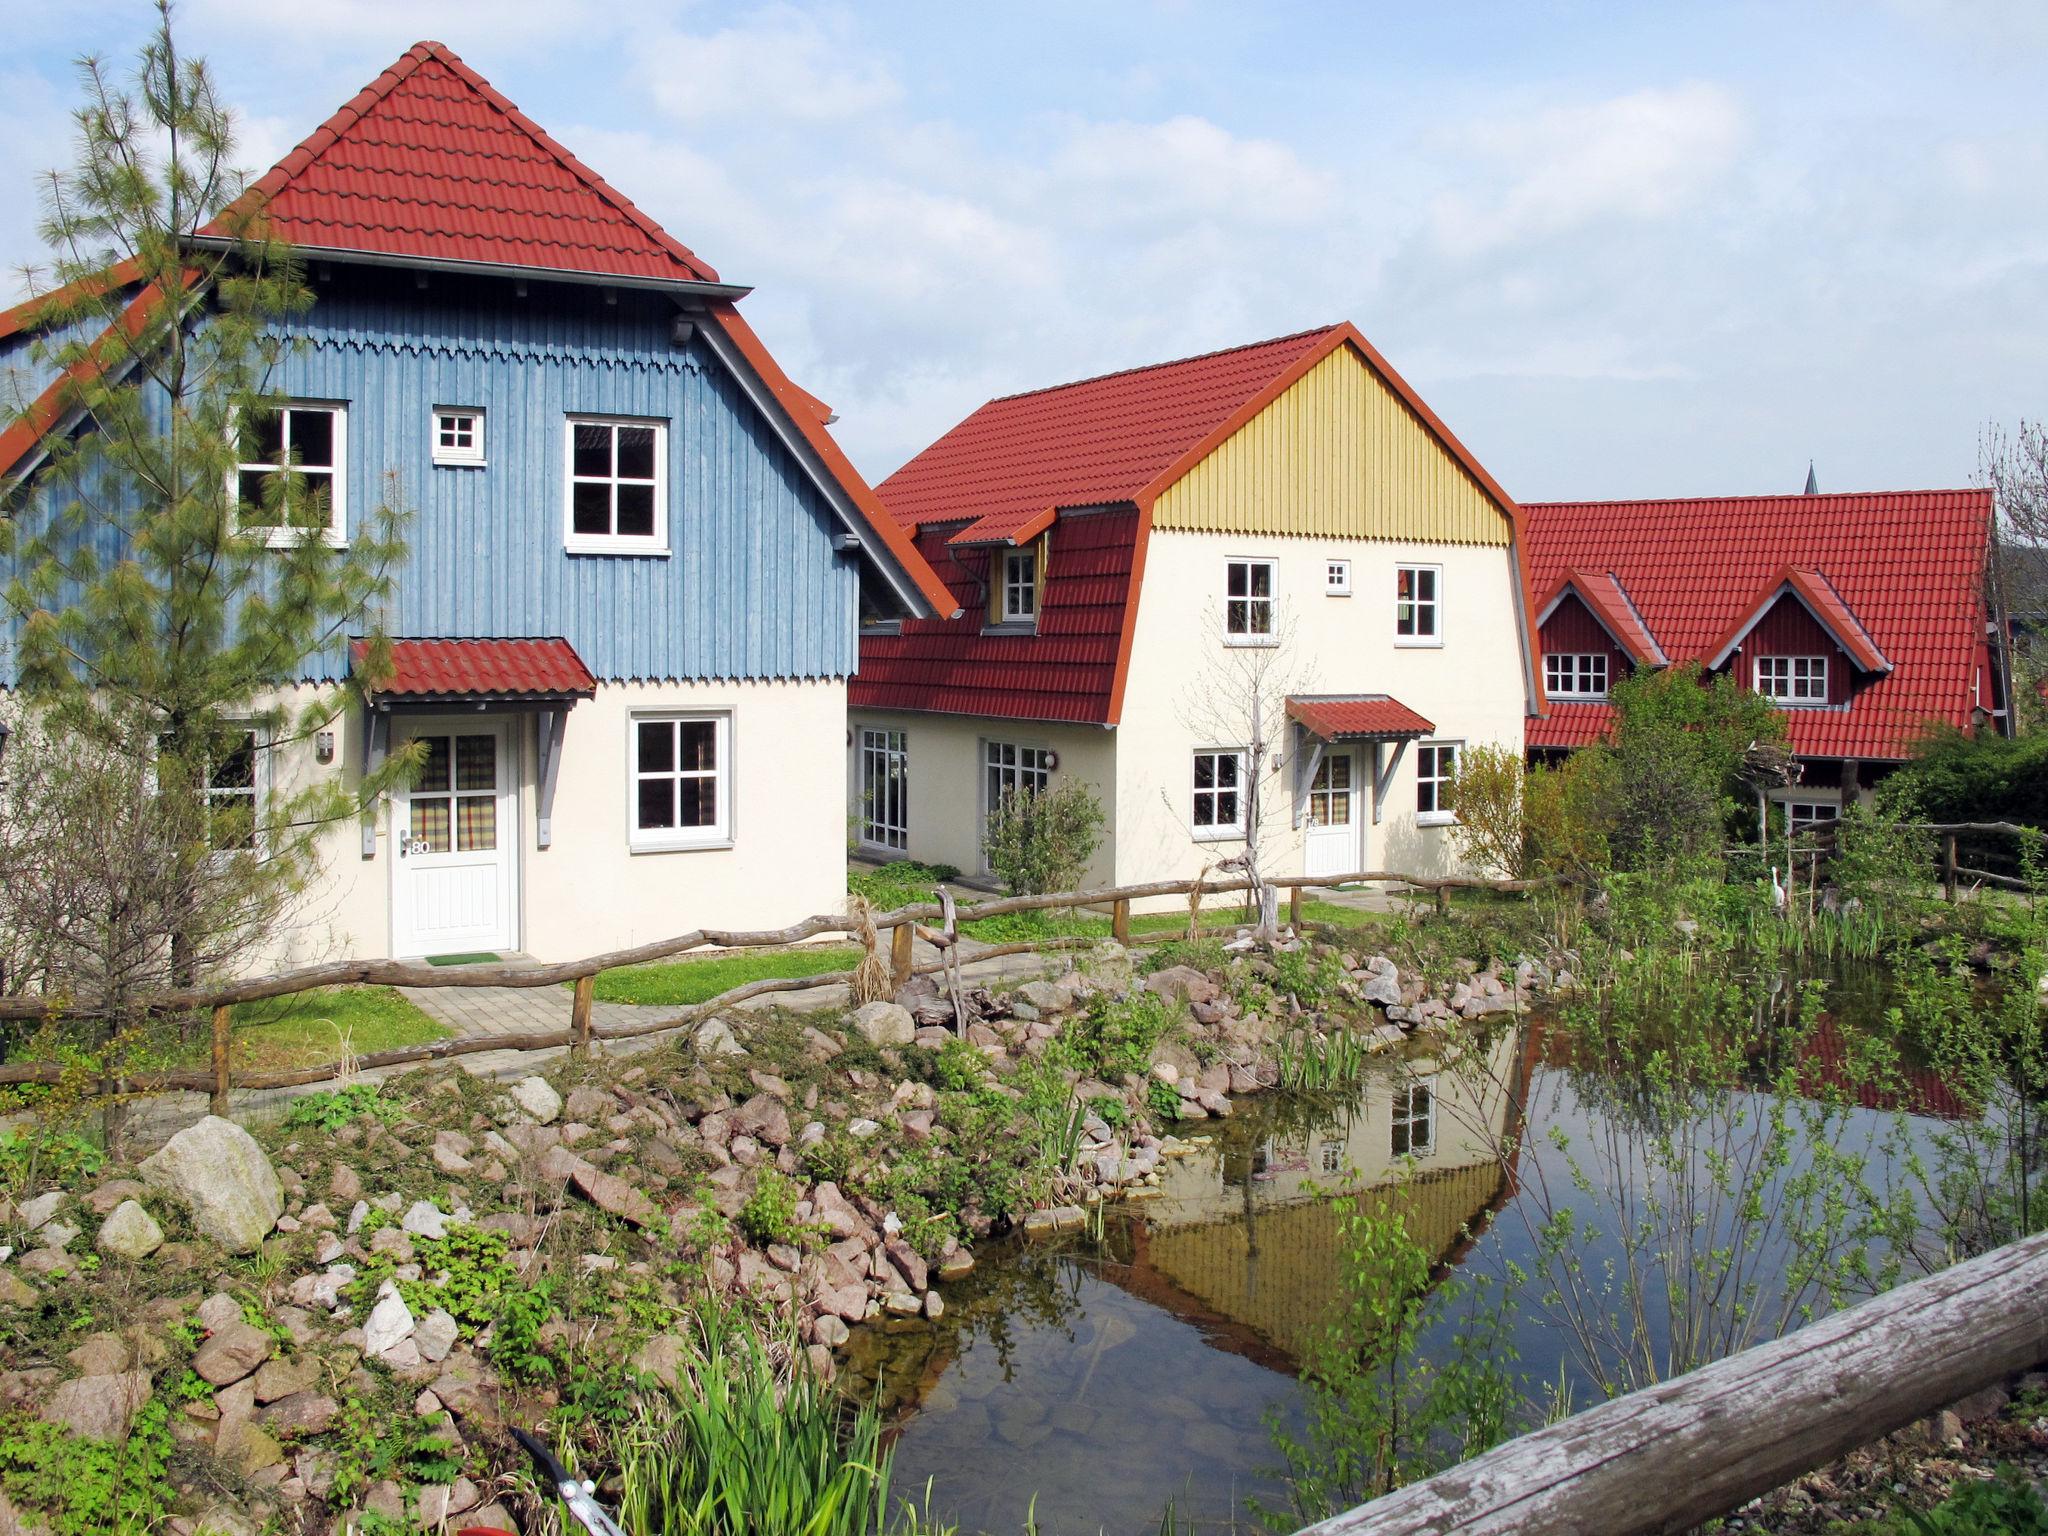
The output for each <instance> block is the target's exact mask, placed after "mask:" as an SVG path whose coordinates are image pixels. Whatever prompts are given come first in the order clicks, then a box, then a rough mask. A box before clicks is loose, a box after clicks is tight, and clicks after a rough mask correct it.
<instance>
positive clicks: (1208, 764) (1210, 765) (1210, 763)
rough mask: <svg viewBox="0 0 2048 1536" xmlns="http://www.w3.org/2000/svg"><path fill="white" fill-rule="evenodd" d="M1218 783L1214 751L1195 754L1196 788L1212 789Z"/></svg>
mask: <svg viewBox="0 0 2048 1536" xmlns="http://www.w3.org/2000/svg"><path fill="white" fill-rule="evenodd" d="M1215 784H1216V758H1215V755H1214V754H1213V753H1209V752H1198V753H1196V754H1195V788H1197V789H1211V788H1214V787H1215Z"/></svg>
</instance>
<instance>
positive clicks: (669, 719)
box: [626, 709, 738, 853]
mask: <svg viewBox="0 0 2048 1536" xmlns="http://www.w3.org/2000/svg"><path fill="white" fill-rule="evenodd" d="M706 721H708V722H710V723H711V724H712V725H713V726H714V727H715V731H714V734H713V737H712V746H711V750H712V752H713V753H714V754H715V761H714V762H713V764H712V766H711V769H710V771H709V772H708V773H706V772H704V771H702V770H697V769H686V768H683V767H681V766H680V760H678V765H677V766H675V767H671V768H667V769H654V770H650V771H642V769H641V767H640V727H641V726H643V725H658V724H667V725H670V726H676V725H680V724H685V723H688V724H697V723H702V722H706ZM672 734H673V735H674V736H675V737H676V739H677V740H678V744H680V736H681V733H680V732H679V731H677V732H673V733H672ZM732 742H733V717H732V711H731V710H724V709H636V710H633V711H632V712H631V713H629V714H628V715H627V716H626V846H627V848H628V849H629V850H631V851H632V852H634V853H682V852H687V851H689V850H692V849H699V848H730V847H732V846H733V803H732V800H733V786H734V785H735V784H736V783H737V782H738V775H737V774H735V773H734V772H733V749H732ZM689 778H708V779H710V780H711V781H712V786H713V788H714V790H715V792H716V794H717V799H718V807H717V814H716V817H715V819H714V820H713V821H712V823H711V824H710V825H709V826H693V827H642V826H641V825H640V784H641V781H642V780H645V779H669V780H681V779H689ZM678 798H680V795H679V796H678Z"/></svg>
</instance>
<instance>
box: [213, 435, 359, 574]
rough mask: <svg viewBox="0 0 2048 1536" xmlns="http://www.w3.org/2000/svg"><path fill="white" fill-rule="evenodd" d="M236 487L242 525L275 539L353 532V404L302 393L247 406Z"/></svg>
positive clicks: (337, 537) (335, 537) (342, 538)
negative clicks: (350, 515) (287, 399)
mask: <svg viewBox="0 0 2048 1536" xmlns="http://www.w3.org/2000/svg"><path fill="white" fill-rule="evenodd" d="M235 438H236V453H237V462H236V464H235V470H234V478H233V482H232V485H231V487H230V489H231V491H232V494H233V496H234V500H235V526H236V527H237V528H243V529H247V530H249V531H250V532H252V533H261V534H262V535H263V536H264V538H265V540H266V542H268V543H269V544H271V545H272V546H273V547H276V546H282V545H290V544H295V543H298V542H299V541H300V540H302V539H306V538H320V539H325V540H326V541H327V542H328V543H329V544H335V545H340V544H343V543H346V542H347V540H348V407H347V406H345V405H339V404H335V403H332V402H326V403H323V402H319V401H312V400H306V401H299V400H294V401H291V402H289V403H287V404H284V405H281V406H276V407H274V408H272V409H269V410H255V411H244V412H242V413H241V414H240V415H239V416H238V417H237V418H236V421H235Z"/></svg>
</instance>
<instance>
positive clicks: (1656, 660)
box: [1537, 571, 1670, 667]
mask: <svg viewBox="0 0 2048 1536" xmlns="http://www.w3.org/2000/svg"><path fill="white" fill-rule="evenodd" d="M1567 592H1575V593H1577V594H1578V598H1579V601H1580V602H1582V603H1584V604H1585V605H1586V608H1587V611H1588V612H1590V613H1591V614H1592V615H1593V617H1594V618H1596V619H1598V620H1599V621H1600V627H1601V628H1603V629H1605V630H1606V631H1607V633H1608V635H1609V636H1610V637H1612V639H1613V641H1614V643H1615V644H1616V645H1618V646H1620V647H1621V648H1622V649H1623V650H1624V651H1627V652H1628V653H1629V655H1631V656H1633V657H1634V658H1635V659H1636V660H1637V661H1638V662H1640V663H1642V664H1643V665H1645V666H1652V667H1661V666H1664V665H1665V664H1666V663H1667V662H1668V661H1669V659H1670V658H1668V657H1667V656H1666V655H1665V654H1664V648H1663V647H1662V646H1660V645H1658V644H1657V637H1656V636H1655V635H1653V634H1651V633H1650V630H1649V626H1648V625H1646V624H1644V623H1643V616H1642V614H1641V613H1639V612H1637V610H1636V605H1635V604H1634V603H1633V602H1631V601H1630V600H1629V595H1628V592H1627V590H1626V589H1625V588H1624V587H1623V586H1622V584H1621V583H1620V581H1618V580H1617V579H1616V578H1615V575H1614V573H1613V572H1612V571H1566V572H1565V573H1564V575H1563V576H1561V577H1559V578H1558V582H1557V585H1556V586H1555V587H1553V588H1552V589H1551V590H1550V593H1549V595H1548V596H1546V597H1545V598H1544V599H1543V606H1542V607H1541V608H1539V609H1538V610H1537V614H1538V618H1537V623H1539V624H1540V623H1542V622H1543V620H1544V619H1547V618H1549V617H1550V612H1551V610H1552V609H1553V608H1555V607H1556V606H1557V604H1558V603H1559V602H1560V601H1561V600H1562V599H1563V597H1564V595H1565V593H1567Z"/></svg>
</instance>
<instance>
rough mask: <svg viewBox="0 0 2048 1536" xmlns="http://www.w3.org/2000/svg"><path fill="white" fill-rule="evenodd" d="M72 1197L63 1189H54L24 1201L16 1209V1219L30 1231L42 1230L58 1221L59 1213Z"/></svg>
mask: <svg viewBox="0 0 2048 1536" xmlns="http://www.w3.org/2000/svg"><path fill="white" fill-rule="evenodd" d="M70 1198H71V1197H70V1196H69V1195H67V1194H66V1193H65V1192H64V1191H63V1190H61V1189H53V1190H50V1191H48V1192H46V1193H44V1194H40V1195H37V1196H36V1197H35V1199H33V1200H24V1201H22V1202H21V1204H19V1205H17V1206H16V1207H15V1208H14V1219H15V1220H16V1221H18V1222H20V1223H21V1224H22V1225H23V1226H24V1227H27V1228H28V1229H29V1231H31V1232H35V1231H39V1230H41V1229H42V1228H43V1227H46V1226H48V1225H49V1224H50V1222H51V1221H53V1220H55V1219H56V1215H57V1213H58V1212H59V1211H61V1210H63V1209H64V1204H65V1202H66V1201H68V1200H69V1199H70Z"/></svg>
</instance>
